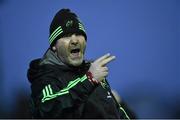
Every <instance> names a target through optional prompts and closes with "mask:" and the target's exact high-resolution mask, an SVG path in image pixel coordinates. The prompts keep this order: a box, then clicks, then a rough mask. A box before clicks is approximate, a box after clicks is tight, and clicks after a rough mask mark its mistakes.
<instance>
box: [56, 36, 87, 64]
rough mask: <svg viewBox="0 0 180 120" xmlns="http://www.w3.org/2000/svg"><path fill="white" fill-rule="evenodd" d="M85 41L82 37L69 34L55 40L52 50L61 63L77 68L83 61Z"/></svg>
mask: <svg viewBox="0 0 180 120" xmlns="http://www.w3.org/2000/svg"><path fill="white" fill-rule="evenodd" d="M85 48H86V41H85V38H84V36H83V35H76V34H69V35H66V36H64V37H63V38H60V39H59V40H57V42H56V44H55V46H53V50H54V51H55V53H56V54H57V56H58V57H59V58H60V59H61V60H62V62H63V63H65V64H67V65H71V66H79V65H81V64H82V62H83V59H84V53H85Z"/></svg>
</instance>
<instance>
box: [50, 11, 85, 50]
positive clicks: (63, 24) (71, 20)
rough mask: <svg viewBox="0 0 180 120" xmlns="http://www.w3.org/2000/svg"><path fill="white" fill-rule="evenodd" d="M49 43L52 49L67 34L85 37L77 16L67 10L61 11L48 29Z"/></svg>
mask: <svg viewBox="0 0 180 120" xmlns="http://www.w3.org/2000/svg"><path fill="white" fill-rule="evenodd" d="M49 32H50V35H49V43H50V46H51V47H52V46H53V45H54V44H55V43H56V41H57V40H58V39H60V38H62V37H63V36H64V35H66V34H69V33H78V34H81V35H83V36H84V37H85V40H87V36H86V33H85V29H84V26H83V24H82V23H81V21H80V19H79V18H78V17H77V15H76V14H75V13H73V12H71V11H70V10H69V9H61V10H60V11H59V12H57V13H56V15H55V16H54V18H53V20H52V22H51V25H50V29H49Z"/></svg>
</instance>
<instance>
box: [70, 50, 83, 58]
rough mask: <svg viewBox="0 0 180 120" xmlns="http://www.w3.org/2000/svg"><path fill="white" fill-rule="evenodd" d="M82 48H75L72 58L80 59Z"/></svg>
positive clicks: (72, 51)
mask: <svg viewBox="0 0 180 120" xmlns="http://www.w3.org/2000/svg"><path fill="white" fill-rule="evenodd" d="M80 51H81V50H80V48H74V49H71V51H70V52H71V57H72V58H79V57H80Z"/></svg>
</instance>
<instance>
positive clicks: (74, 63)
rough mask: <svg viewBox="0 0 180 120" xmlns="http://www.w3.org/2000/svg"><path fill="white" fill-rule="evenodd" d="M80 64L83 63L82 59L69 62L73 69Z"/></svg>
mask: <svg viewBox="0 0 180 120" xmlns="http://www.w3.org/2000/svg"><path fill="white" fill-rule="evenodd" d="M82 62H83V59H82V60H73V61H71V62H70V64H71V65H72V66H74V67H78V66H80V65H81V64H82Z"/></svg>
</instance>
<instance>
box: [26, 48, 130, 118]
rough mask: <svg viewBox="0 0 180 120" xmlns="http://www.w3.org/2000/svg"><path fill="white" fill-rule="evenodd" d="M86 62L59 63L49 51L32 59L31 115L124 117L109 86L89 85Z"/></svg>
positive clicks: (52, 116) (40, 116) (88, 63)
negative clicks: (73, 65)
mask: <svg viewBox="0 0 180 120" xmlns="http://www.w3.org/2000/svg"><path fill="white" fill-rule="evenodd" d="M89 67H90V62H86V61H84V62H83V63H82V65H81V66H79V67H69V66H67V65H65V64H63V63H62V62H61V61H60V60H59V58H58V57H57V56H56V55H55V54H54V53H53V52H52V51H51V50H48V52H47V53H46V54H45V55H44V57H43V58H42V59H36V60H33V61H32V62H31V63H30V68H29V70H28V79H29V81H30V83H31V91H32V93H31V98H32V106H33V107H32V112H33V117H34V118H127V116H126V115H125V114H126V113H124V111H122V110H121V109H120V106H119V105H118V104H117V102H116V100H115V99H114V97H113V95H112V93H111V89H110V86H109V84H108V82H107V81H106V80H105V81H104V82H103V83H102V84H99V85H94V84H92V83H91V82H90V81H89V80H88V79H87V76H86V72H87V70H88V69H89Z"/></svg>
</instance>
